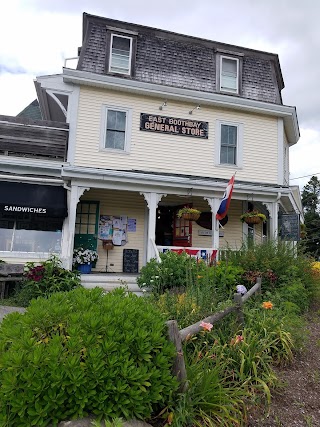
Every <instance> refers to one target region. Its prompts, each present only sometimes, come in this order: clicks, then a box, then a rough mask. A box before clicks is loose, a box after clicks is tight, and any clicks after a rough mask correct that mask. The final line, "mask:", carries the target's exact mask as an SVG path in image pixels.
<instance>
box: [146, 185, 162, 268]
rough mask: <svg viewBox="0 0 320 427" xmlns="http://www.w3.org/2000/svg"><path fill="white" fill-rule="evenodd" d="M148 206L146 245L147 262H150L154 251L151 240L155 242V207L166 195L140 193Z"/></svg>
mask: <svg viewBox="0 0 320 427" xmlns="http://www.w3.org/2000/svg"><path fill="white" fill-rule="evenodd" d="M140 194H141V195H142V196H143V197H144V199H145V201H146V202H147V205H148V210H149V211H148V213H149V215H148V243H147V261H150V259H151V258H154V255H155V254H154V249H153V245H152V240H153V241H154V242H155V240H156V219H157V207H158V204H159V202H160V200H161V199H162V197H165V196H166V194H159V193H140Z"/></svg>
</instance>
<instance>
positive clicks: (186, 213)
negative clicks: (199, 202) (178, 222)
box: [177, 206, 201, 221]
mask: <svg viewBox="0 0 320 427" xmlns="http://www.w3.org/2000/svg"><path fill="white" fill-rule="evenodd" d="M200 214H201V211H199V210H198V209H195V208H189V207H188V206H184V207H183V208H181V209H179V211H178V213H177V217H178V218H183V219H186V220H189V221H197V220H198V219H199V217H200Z"/></svg>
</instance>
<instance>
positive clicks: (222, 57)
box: [220, 55, 240, 95]
mask: <svg viewBox="0 0 320 427" xmlns="http://www.w3.org/2000/svg"><path fill="white" fill-rule="evenodd" d="M223 59H231V60H232V61H236V63H237V90H236V92H234V91H233V90H229V89H227V88H223V87H222V60H223ZM239 69H240V66H239V59H238V58H233V57H231V56H226V55H220V92H228V93H233V94H236V95H237V94H239Z"/></svg>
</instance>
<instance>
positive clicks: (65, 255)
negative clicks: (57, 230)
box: [61, 185, 90, 270]
mask: <svg viewBox="0 0 320 427" xmlns="http://www.w3.org/2000/svg"><path fill="white" fill-rule="evenodd" d="M89 190H90V188H89V187H81V186H78V185H72V186H71V190H69V191H68V195H67V197H68V218H66V220H65V222H64V224H63V233H62V245H61V260H62V263H63V266H64V267H65V268H67V269H68V270H71V269H72V257H73V245H74V234H75V227H76V216H77V205H78V202H79V200H80V197H81V196H82V195H83V193H84V192H85V191H89Z"/></svg>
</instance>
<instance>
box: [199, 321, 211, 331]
mask: <svg viewBox="0 0 320 427" xmlns="http://www.w3.org/2000/svg"><path fill="white" fill-rule="evenodd" d="M200 326H201V328H203V330H204V331H208V332H210V331H211V329H212V328H213V325H212V324H211V323H206V322H201V323H200Z"/></svg>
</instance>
